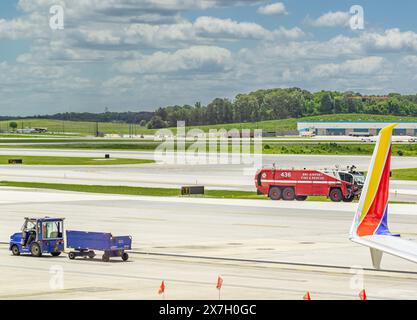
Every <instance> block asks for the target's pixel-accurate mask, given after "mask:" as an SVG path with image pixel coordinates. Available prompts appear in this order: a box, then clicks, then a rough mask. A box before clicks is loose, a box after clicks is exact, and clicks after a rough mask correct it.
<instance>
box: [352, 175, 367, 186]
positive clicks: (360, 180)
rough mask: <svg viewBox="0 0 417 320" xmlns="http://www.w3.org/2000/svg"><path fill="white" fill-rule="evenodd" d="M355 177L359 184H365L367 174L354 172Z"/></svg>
mask: <svg viewBox="0 0 417 320" xmlns="http://www.w3.org/2000/svg"><path fill="white" fill-rule="evenodd" d="M353 178H354V179H355V182H356V183H357V184H358V185H362V186H363V185H364V184H365V176H364V175H361V174H354V175H353Z"/></svg>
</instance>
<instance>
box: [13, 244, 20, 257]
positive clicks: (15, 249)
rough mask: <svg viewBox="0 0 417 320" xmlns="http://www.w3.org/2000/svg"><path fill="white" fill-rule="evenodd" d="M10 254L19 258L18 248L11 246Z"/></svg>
mask: <svg viewBox="0 0 417 320" xmlns="http://www.w3.org/2000/svg"><path fill="white" fill-rule="evenodd" d="M11 250H12V254H13V255H14V256H20V251H19V247H18V246H17V245H15V244H14V245H13V246H12V249H11Z"/></svg>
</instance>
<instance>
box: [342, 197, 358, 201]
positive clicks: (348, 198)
mask: <svg viewBox="0 0 417 320" xmlns="http://www.w3.org/2000/svg"><path fill="white" fill-rule="evenodd" d="M354 198H355V196H350V197H346V198H343V202H352V201H353V199H354Z"/></svg>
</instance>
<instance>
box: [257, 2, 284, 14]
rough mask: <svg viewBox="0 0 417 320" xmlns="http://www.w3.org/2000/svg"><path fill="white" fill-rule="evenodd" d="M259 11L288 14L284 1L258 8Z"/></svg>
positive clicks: (261, 12) (262, 12)
mask: <svg viewBox="0 0 417 320" xmlns="http://www.w3.org/2000/svg"><path fill="white" fill-rule="evenodd" d="M258 13H260V14H265V15H273V14H286V13H287V11H286V9H285V4H283V3H282V2H277V3H272V4H268V5H265V6H262V7H259V8H258Z"/></svg>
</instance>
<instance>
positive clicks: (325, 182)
mask: <svg viewBox="0 0 417 320" xmlns="http://www.w3.org/2000/svg"><path fill="white" fill-rule="evenodd" d="M364 182H365V177H364V175H363V174H362V173H360V172H358V171H356V167H355V166H352V167H348V169H347V170H346V171H343V170H339V169H332V170H328V169H326V170H307V169H303V170H295V169H277V168H275V167H273V168H264V169H261V170H258V172H257V173H256V176H255V185H256V188H257V190H258V194H264V195H267V196H268V197H269V198H271V199H272V200H281V199H282V200H294V199H295V200H298V201H304V200H306V199H307V197H308V196H326V197H329V198H330V199H331V200H332V201H334V202H340V201H344V202H351V201H352V200H353V199H354V198H355V197H356V196H359V195H360V193H361V191H362V187H363V185H364Z"/></svg>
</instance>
